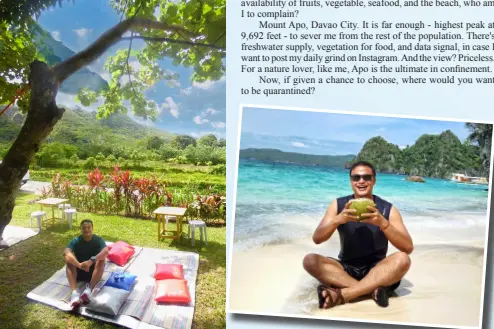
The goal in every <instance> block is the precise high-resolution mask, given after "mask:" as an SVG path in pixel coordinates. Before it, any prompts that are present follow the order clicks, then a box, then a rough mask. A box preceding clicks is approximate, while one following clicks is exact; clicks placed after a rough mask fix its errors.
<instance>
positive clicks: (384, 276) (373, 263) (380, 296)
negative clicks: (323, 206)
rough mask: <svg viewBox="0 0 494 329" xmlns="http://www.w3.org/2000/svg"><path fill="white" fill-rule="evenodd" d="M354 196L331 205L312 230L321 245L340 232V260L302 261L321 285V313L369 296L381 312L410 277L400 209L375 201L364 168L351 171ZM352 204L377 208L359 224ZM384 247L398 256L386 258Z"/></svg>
mask: <svg viewBox="0 0 494 329" xmlns="http://www.w3.org/2000/svg"><path fill="white" fill-rule="evenodd" d="M350 182H351V187H352V190H353V194H352V195H349V196H346V197H341V198H338V199H336V200H334V201H333V202H332V203H331V204H330V205H329V207H328V210H327V212H326V214H325V216H324V217H323V219H322V220H321V222H320V224H319V226H318V227H317V228H316V230H315V232H314V235H313V240H314V242H315V243H316V244H320V243H322V242H324V241H326V240H328V239H329V238H331V236H332V235H333V233H334V232H335V231H336V230H338V233H339V236H340V245H341V251H340V254H339V257H338V258H339V259H334V258H331V257H326V256H322V255H317V254H308V255H306V256H305V257H304V261H303V266H304V268H305V270H306V271H307V272H308V273H309V274H310V275H312V276H313V277H314V278H316V279H317V280H318V281H319V282H320V283H322V284H321V285H319V287H318V289H317V291H318V296H319V307H320V308H330V307H333V306H336V305H339V304H344V303H346V302H349V301H352V300H355V299H357V298H358V297H360V296H364V295H368V294H372V298H373V299H374V300H375V301H376V303H377V304H378V305H380V306H383V307H386V306H388V302H389V301H388V297H389V295H388V293H389V292H391V291H393V290H395V289H396V288H398V286H399V285H400V281H401V279H402V278H403V277H404V276H405V274H406V273H407V272H408V270H409V268H410V265H411V261H410V257H409V256H408V255H409V254H410V253H411V252H412V251H413V242H412V239H411V237H410V235H409V234H408V231H407V229H406V228H405V225H404V223H403V220H402V217H401V215H400V212H399V211H398V209H397V208H396V207H395V206H393V205H392V204H391V203H389V202H387V201H386V200H384V199H381V198H380V197H378V196H376V195H374V194H373V193H372V190H373V187H374V185H375V183H376V172H375V170H374V168H373V166H372V165H371V164H370V163H368V162H363V161H361V162H357V163H355V164H354V165H353V166H352V167H351V168H350ZM354 198H368V199H371V200H373V201H374V203H375V204H376V207H375V208H374V207H368V210H369V212H368V213H365V214H362V217H363V218H365V219H364V220H362V221H360V222H358V221H357V219H358V218H357V217H356V216H355V210H354V209H350V208H349V206H350V204H351V202H352V199H354ZM388 241H389V242H391V244H392V245H393V246H395V247H396V248H397V249H398V250H399V251H398V252H396V253H393V254H391V255H387V251H388Z"/></svg>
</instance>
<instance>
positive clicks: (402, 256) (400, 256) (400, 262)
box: [395, 251, 412, 271]
mask: <svg viewBox="0 0 494 329" xmlns="http://www.w3.org/2000/svg"><path fill="white" fill-rule="evenodd" d="M395 257H396V265H397V266H398V268H399V269H400V270H403V271H408V269H409V268H410V266H411V265H412V260H411V259H410V256H409V255H408V254H407V253H406V252H401V251H400V252H398V253H396V256H395Z"/></svg>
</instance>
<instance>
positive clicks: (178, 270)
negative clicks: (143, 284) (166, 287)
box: [154, 264, 184, 280]
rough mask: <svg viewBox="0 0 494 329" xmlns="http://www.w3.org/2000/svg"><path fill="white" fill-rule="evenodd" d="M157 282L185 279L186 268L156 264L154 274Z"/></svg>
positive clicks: (178, 265)
mask: <svg viewBox="0 0 494 329" xmlns="http://www.w3.org/2000/svg"><path fill="white" fill-rule="evenodd" d="M154 278H155V279H156V280H167V279H179V280H183V279H184V267H183V265H182V264H156V270H155V272H154Z"/></svg>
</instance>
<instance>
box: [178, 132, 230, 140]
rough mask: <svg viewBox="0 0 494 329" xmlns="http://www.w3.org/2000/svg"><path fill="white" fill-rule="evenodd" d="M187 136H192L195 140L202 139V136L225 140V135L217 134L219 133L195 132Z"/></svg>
mask: <svg viewBox="0 0 494 329" xmlns="http://www.w3.org/2000/svg"><path fill="white" fill-rule="evenodd" d="M187 135H189V136H192V137H194V138H201V137H202V136H206V135H215V136H216V138H218V139H219V138H224V136H223V134H221V133H219V132H217V131H199V132H197V131H193V132H190V133H187Z"/></svg>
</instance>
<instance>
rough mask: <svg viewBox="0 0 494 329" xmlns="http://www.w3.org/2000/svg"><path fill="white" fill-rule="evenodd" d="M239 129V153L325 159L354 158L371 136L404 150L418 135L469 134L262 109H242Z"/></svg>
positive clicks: (422, 123) (458, 125)
mask: <svg viewBox="0 0 494 329" xmlns="http://www.w3.org/2000/svg"><path fill="white" fill-rule="evenodd" d="M241 129H242V132H241V141H240V148H241V149H245V148H248V147H255V148H276V149H279V150H282V151H286V152H298V153H307V154H327V155H342V154H357V153H358V152H359V151H360V149H361V147H362V145H363V144H364V143H365V142H366V141H367V140H368V139H370V138H372V137H375V136H381V137H383V138H384V139H386V140H387V141H388V142H390V143H393V144H396V145H398V146H399V147H405V146H406V145H412V144H413V143H415V141H416V140H417V138H419V137H420V135H422V134H440V133H441V132H443V131H445V130H447V129H449V130H451V131H452V132H453V133H454V134H455V135H456V136H458V138H459V139H460V140H461V141H463V140H465V138H466V137H467V136H468V134H469V131H468V129H466V128H465V123H464V122H449V121H434V120H418V119H405V118H389V117H378V116H363V115H349V114H336V113H321V112H307V111H291V110H278V109H262V108H244V109H243V113H242V127H241Z"/></svg>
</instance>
